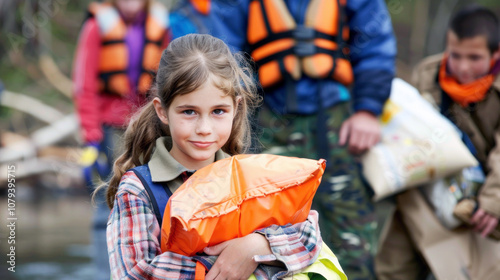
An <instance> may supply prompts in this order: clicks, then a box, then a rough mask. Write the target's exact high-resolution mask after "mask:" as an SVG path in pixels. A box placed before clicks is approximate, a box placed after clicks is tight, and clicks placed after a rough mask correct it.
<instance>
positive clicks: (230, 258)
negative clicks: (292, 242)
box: [204, 233, 272, 280]
mask: <svg viewBox="0 0 500 280" xmlns="http://www.w3.org/2000/svg"><path fill="white" fill-rule="evenodd" d="M204 252H205V254H207V255H212V256H217V255H218V256H219V257H218V258H217V260H216V261H215V264H214V265H213V266H212V269H210V271H209V272H208V274H207V275H206V277H205V279H206V280H214V279H217V280H228V279H229V280H240V279H241V280H247V279H248V278H249V277H250V275H252V273H253V272H254V271H255V269H256V268H257V266H258V263H257V262H255V261H254V260H253V256H255V255H268V254H271V253H272V252H271V248H269V242H268V241H267V239H266V238H265V237H264V236H262V235H261V234H258V233H251V234H249V235H247V236H244V237H240V238H236V239H232V240H229V241H226V242H222V243H220V244H218V245H215V246H211V247H206V248H205V249H204Z"/></svg>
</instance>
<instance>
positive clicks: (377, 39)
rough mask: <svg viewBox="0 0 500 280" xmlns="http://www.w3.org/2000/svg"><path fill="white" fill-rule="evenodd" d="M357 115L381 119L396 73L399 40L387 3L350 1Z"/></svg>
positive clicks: (362, 0)
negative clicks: (366, 113) (393, 28)
mask: <svg viewBox="0 0 500 280" xmlns="http://www.w3.org/2000/svg"><path fill="white" fill-rule="evenodd" d="M346 14H347V17H348V21H349V27H350V30H351V33H350V40H349V48H350V54H351V62H352V66H353V71H354V87H353V90H352V99H353V105H354V110H355V111H360V110H365V111H369V112H372V113H374V114H375V115H380V114H381V113H382V108H383V105H384V103H385V101H386V100H387V99H388V98H389V95H390V91H391V84H392V79H393V78H394V72H395V57H396V39H395V37H394V34H393V30H392V23H391V18H390V15H389V12H388V11H387V7H386V5H385V3H384V1H383V0H351V1H347V7H346Z"/></svg>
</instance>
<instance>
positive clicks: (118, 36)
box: [89, 2, 168, 96]
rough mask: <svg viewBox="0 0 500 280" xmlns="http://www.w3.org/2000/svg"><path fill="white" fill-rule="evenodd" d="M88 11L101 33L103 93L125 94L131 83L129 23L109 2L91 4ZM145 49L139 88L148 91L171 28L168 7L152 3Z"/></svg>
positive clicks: (128, 90)
mask: <svg viewBox="0 0 500 280" xmlns="http://www.w3.org/2000/svg"><path fill="white" fill-rule="evenodd" d="M89 13H90V16H91V17H94V18H95V19H96V21H97V24H98V26H99V32H100V34H101V48H100V60H99V80H100V82H99V87H100V88H99V90H100V91H101V92H107V93H113V94H118V95H120V96H126V95H128V94H129V93H130V89H131V86H130V85H131V82H130V81H129V78H128V76H127V67H128V49H127V45H126V43H125V35H126V34H127V26H126V24H125V23H124V22H123V20H122V19H121V17H120V14H119V13H118V11H117V10H116V8H115V7H114V6H113V5H111V4H109V3H97V2H94V3H91V4H90V5H89ZM145 24H146V25H145V29H144V30H145V34H144V35H145V36H144V49H143V56H142V67H141V74H140V76H139V81H138V85H137V89H138V91H139V92H140V93H143V94H144V93H146V92H147V91H148V90H149V88H150V86H151V83H152V81H153V77H154V75H155V73H156V71H157V70H158V65H159V63H160V58H161V53H162V51H163V50H162V48H161V45H162V43H163V40H164V38H165V34H166V31H167V28H168V12H167V10H166V8H165V7H164V6H163V5H161V4H159V3H153V4H152V5H151V6H150V8H149V12H148V15H147V17H146V23H145Z"/></svg>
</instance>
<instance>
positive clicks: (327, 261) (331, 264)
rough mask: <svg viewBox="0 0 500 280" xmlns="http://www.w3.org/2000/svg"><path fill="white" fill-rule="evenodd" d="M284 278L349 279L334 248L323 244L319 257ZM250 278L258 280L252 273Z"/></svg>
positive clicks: (310, 279)
mask: <svg viewBox="0 0 500 280" xmlns="http://www.w3.org/2000/svg"><path fill="white" fill-rule="evenodd" d="M283 279H284V280H292V279H293V280H347V276H346V275H345V273H344V271H343V270H342V267H340V264H339V261H338V260H337V257H336V256H335V255H334V254H333V252H332V250H330V248H328V246H326V244H323V246H322V247H321V251H320V252H319V256H318V259H317V260H316V261H315V262H314V263H313V264H311V265H310V266H308V267H307V268H305V269H304V270H302V271H301V272H299V273H297V274H294V275H293V276H290V277H286V278H283ZM248 280H257V278H256V277H255V276H254V275H252V276H250V278H248Z"/></svg>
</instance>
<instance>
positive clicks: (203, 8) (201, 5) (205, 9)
mask: <svg viewBox="0 0 500 280" xmlns="http://www.w3.org/2000/svg"><path fill="white" fill-rule="evenodd" d="M189 2H191V5H192V6H193V8H195V9H196V10H197V11H198V12H199V13H201V14H203V15H208V14H209V13H210V4H211V1H210V0H189Z"/></svg>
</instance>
